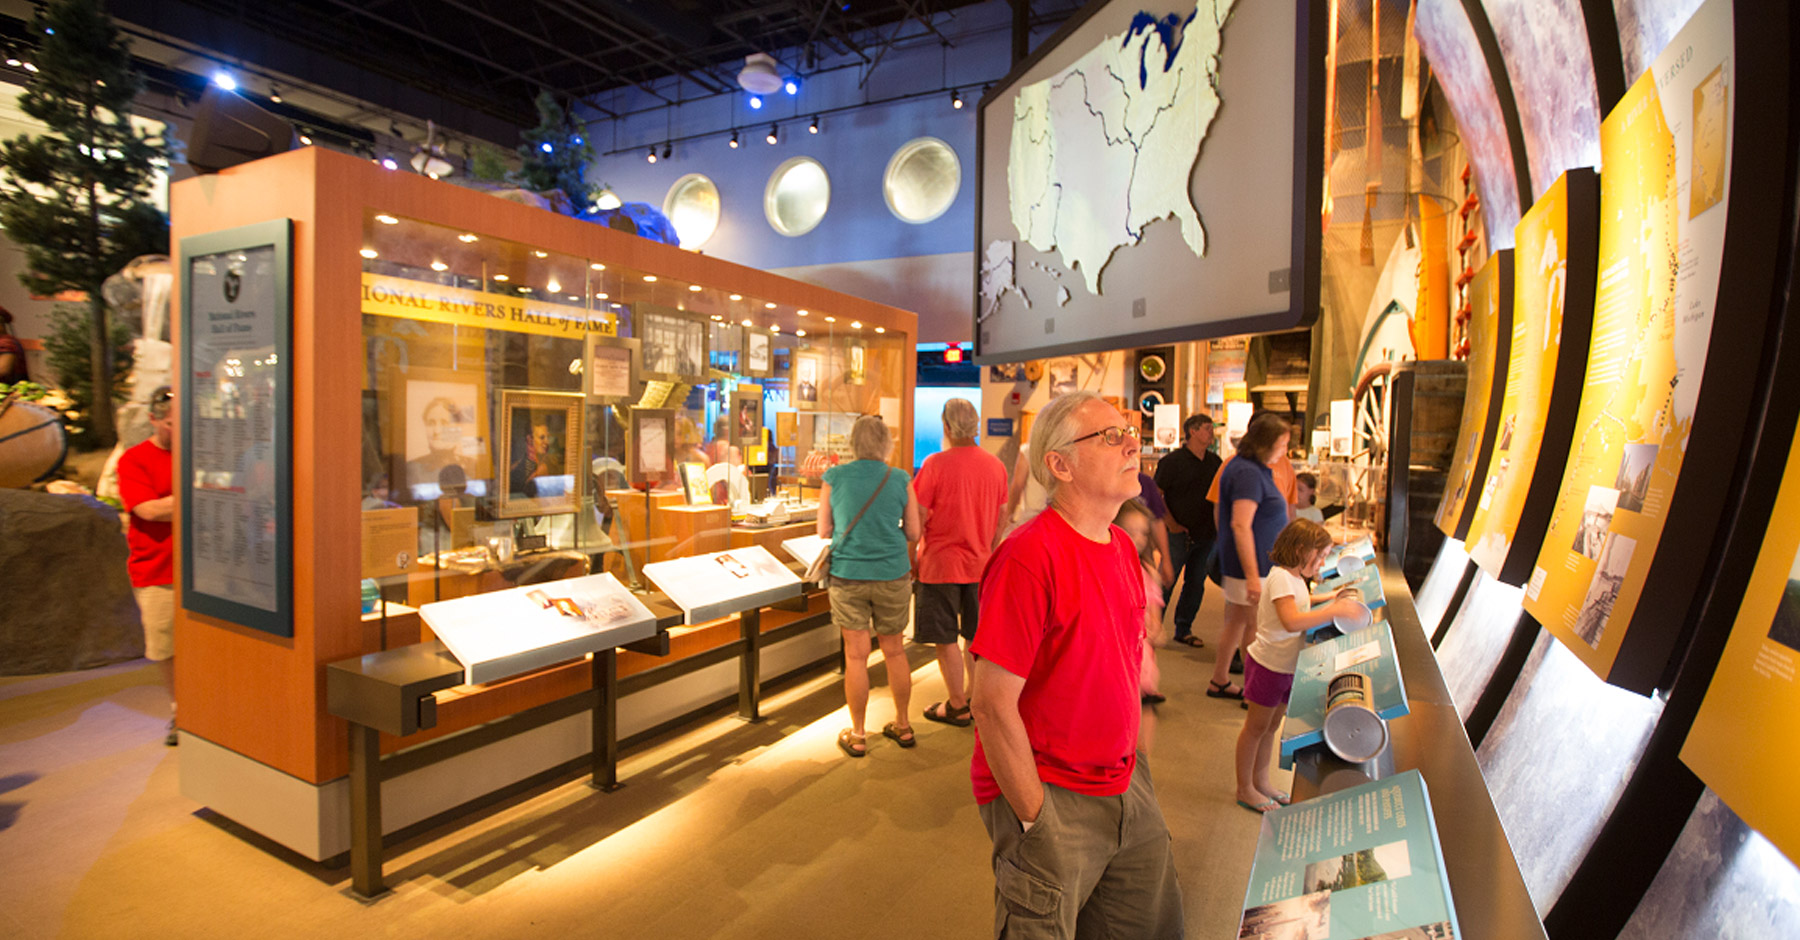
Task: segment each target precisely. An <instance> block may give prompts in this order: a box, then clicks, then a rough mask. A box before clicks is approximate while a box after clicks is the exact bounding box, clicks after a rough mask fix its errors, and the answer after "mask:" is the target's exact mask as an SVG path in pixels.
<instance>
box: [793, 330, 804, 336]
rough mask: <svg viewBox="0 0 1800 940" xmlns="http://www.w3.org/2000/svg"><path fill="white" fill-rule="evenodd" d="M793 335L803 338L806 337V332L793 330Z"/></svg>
mask: <svg viewBox="0 0 1800 940" xmlns="http://www.w3.org/2000/svg"><path fill="white" fill-rule="evenodd" d="M794 335H795V336H805V335H806V331H805V330H795V331H794Z"/></svg>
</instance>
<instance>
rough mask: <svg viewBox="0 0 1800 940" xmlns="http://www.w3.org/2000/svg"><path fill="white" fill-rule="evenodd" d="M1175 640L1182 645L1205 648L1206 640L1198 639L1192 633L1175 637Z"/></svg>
mask: <svg viewBox="0 0 1800 940" xmlns="http://www.w3.org/2000/svg"><path fill="white" fill-rule="evenodd" d="M1175 642H1177V643H1180V644H1181V645H1182V646H1191V647H1193V648H1194V649H1205V648H1206V641H1205V640H1202V639H1200V638H1199V637H1197V636H1195V635H1193V634H1192V633H1190V634H1188V635H1187V636H1178V637H1176V638H1175Z"/></svg>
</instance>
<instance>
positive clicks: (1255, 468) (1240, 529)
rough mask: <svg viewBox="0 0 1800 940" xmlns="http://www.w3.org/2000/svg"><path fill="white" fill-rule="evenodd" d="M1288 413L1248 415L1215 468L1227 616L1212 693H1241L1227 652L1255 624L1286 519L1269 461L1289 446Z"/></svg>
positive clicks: (1283, 501)
mask: <svg viewBox="0 0 1800 940" xmlns="http://www.w3.org/2000/svg"><path fill="white" fill-rule="evenodd" d="M1288 434H1289V428H1288V423H1287V419H1286V418H1283V417H1282V416H1280V415H1278V414H1275V413H1274V412H1270V411H1265V412H1263V413H1262V414H1259V415H1257V416H1256V417H1254V418H1252V419H1250V427H1249V428H1247V429H1246V430H1245V431H1244V437H1243V439H1242V440H1240V441H1238V447H1237V455H1236V456H1235V457H1233V458H1232V459H1231V460H1230V461H1228V462H1227V463H1226V464H1225V466H1224V467H1222V468H1221V469H1220V470H1219V502H1218V506H1217V508H1216V509H1215V512H1217V513H1218V515H1219V519H1218V523H1219V568H1220V570H1221V572H1222V573H1223V574H1224V576H1225V621H1224V623H1223V624H1222V625H1221V626H1220V628H1219V646H1218V652H1217V657H1218V658H1217V660H1216V661H1215V662H1214V663H1213V677H1212V682H1211V683H1210V685H1211V688H1209V689H1207V690H1206V694H1207V695H1209V696H1211V697H1212V698H1243V697H1244V689H1243V687H1242V686H1233V685H1232V684H1231V672H1230V669H1231V655H1232V654H1233V653H1234V652H1236V651H1237V648H1238V646H1239V644H1241V643H1242V642H1243V640H1244V637H1246V636H1248V635H1251V634H1253V633H1254V632H1255V629H1256V604H1257V602H1258V601H1260V600H1262V578H1263V575H1265V574H1268V573H1269V564H1270V562H1269V549H1271V548H1273V547H1274V546H1275V537H1276V536H1277V535H1280V534H1281V530H1282V529H1283V528H1286V527H1287V524H1288V503H1287V498H1286V497H1285V496H1283V495H1281V489H1280V488H1279V487H1277V486H1276V485H1275V478H1274V475H1273V474H1272V473H1271V472H1270V471H1269V462H1270V461H1272V460H1274V459H1275V458H1276V457H1278V456H1280V455H1281V454H1283V453H1286V452H1287V446H1288Z"/></svg>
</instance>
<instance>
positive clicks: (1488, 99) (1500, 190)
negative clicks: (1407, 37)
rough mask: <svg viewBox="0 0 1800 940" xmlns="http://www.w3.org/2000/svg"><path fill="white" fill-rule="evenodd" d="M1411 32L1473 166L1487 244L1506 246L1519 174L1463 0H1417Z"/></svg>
mask: <svg viewBox="0 0 1800 940" xmlns="http://www.w3.org/2000/svg"><path fill="white" fill-rule="evenodd" d="M1414 33H1415V35H1417V36H1418V38H1419V46H1420V48H1422V49H1424V50H1425V57H1426V58H1427V59H1429V60H1430V61H1431V64H1432V73H1433V74H1434V75H1435V76H1437V79H1438V81H1440V82H1442V83H1443V87H1444V97H1446V98H1448V99H1449V101H1450V110H1451V111H1452V112H1454V113H1455V114H1456V124H1457V127H1458V128H1459V129H1460V130H1461V132H1462V138H1463V145H1464V146H1465V147H1467V148H1468V151H1469V160H1470V162H1472V163H1473V164H1474V165H1475V180H1476V183H1477V184H1478V185H1479V186H1480V192H1481V209H1482V214H1483V217H1484V218H1485V220H1486V222H1487V235H1488V247H1490V248H1494V249H1500V248H1511V247H1512V230H1513V226H1514V225H1516V224H1518V221H1519V208H1520V195H1521V194H1520V193H1519V184H1518V177H1517V176H1516V175H1515V173H1514V168H1513V151H1512V144H1511V143H1510V142H1509V141H1508V139H1507V136H1506V118H1505V117H1504V116H1503V115H1502V114H1501V112H1500V95H1499V92H1498V91H1497V90H1496V89H1495V88H1494V79H1493V75H1492V74H1491V73H1490V72H1489V71H1488V65H1487V58H1486V56H1485V55H1484V54H1483V53H1482V51H1481V42H1480V40H1478V39H1477V38H1476V36H1475V27H1474V26H1473V25H1471V24H1470V22H1469V14H1468V11H1467V10H1466V9H1464V7H1463V4H1462V0H1419V8H1418V19H1417V21H1416V22H1415V25H1414ZM1525 195H1527V196H1529V194H1525Z"/></svg>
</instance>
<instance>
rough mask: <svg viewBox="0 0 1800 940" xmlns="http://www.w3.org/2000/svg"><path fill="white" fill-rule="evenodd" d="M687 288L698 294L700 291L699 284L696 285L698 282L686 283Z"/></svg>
mask: <svg viewBox="0 0 1800 940" xmlns="http://www.w3.org/2000/svg"><path fill="white" fill-rule="evenodd" d="M688 290H691V291H693V292H694V293H696V294H698V293H700V285H698V284H689V285H688Z"/></svg>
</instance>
